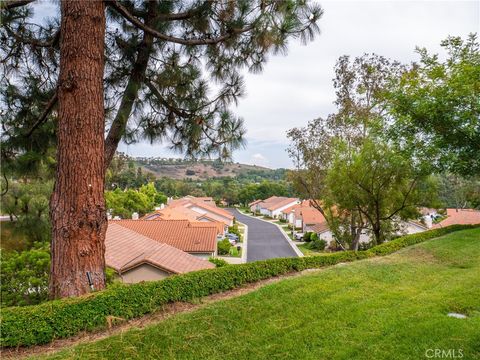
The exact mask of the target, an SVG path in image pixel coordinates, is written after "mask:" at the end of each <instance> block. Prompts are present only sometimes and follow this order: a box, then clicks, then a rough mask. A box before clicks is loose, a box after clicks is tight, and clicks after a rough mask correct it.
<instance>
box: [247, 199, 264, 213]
mask: <svg viewBox="0 0 480 360" xmlns="http://www.w3.org/2000/svg"><path fill="white" fill-rule="evenodd" d="M262 201H263V200H255V201H252V202H251V203H250V204H248V207H249V209H250V211H251V212H252V213H256V212H258V211H260V210H259V209H258V208H257V204H259V203H261V202H262Z"/></svg>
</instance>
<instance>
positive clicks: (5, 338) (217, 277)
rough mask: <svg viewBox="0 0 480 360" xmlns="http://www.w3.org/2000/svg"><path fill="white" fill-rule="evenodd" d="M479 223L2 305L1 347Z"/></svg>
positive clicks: (59, 334) (44, 338) (100, 325)
mask: <svg viewBox="0 0 480 360" xmlns="http://www.w3.org/2000/svg"><path fill="white" fill-rule="evenodd" d="M474 227H478V226H472V225H471V226H468V225H464V226H461V225H454V226H450V227H446V228H442V229H436V230H431V231H427V232H424V233H418V234H413V235H407V236H404V237H401V238H399V239H396V240H393V241H391V242H389V243H384V244H382V245H378V246H375V247H373V248H371V249H370V250H367V251H358V252H353V251H344V252H337V253H333V254H321V255H317V256H310V257H297V258H279V259H270V260H263V261H257V262H252V263H247V264H241V265H235V266H233V265H230V266H224V267H219V268H216V269H209V270H201V271H196V272H191V273H187V274H182V275H174V276H170V277H168V278H166V279H164V280H160V281H152V282H142V283H138V284H132V285H119V286H116V287H112V288H111V289H107V290H104V291H99V292H96V293H92V294H89V295H86V296H81V297H78V298H69V299H62V300H54V301H49V302H46V303H43V304H40V305H34V306H25V307H10V308H5V309H2V319H1V323H0V326H1V329H0V330H1V331H0V333H1V338H0V346H8V347H13V346H25V345H26V346H29V345H37V344H45V343H49V342H51V341H52V340H54V339H58V338H66V337H71V336H74V335H76V334H78V333H80V332H82V331H93V330H98V329H100V328H105V327H107V324H108V320H107V319H109V318H110V317H111V316H115V317H118V318H122V319H125V320H128V319H132V318H136V317H140V316H142V315H144V314H147V313H150V312H153V311H156V310H158V309H160V308H161V307H162V306H163V305H165V304H167V303H171V302H175V301H192V300H193V299H197V298H200V297H203V296H207V295H211V294H215V293H219V292H223V291H227V290H231V289H234V288H238V287H239V286H242V285H244V284H248V283H253V282H256V281H259V280H263V279H267V278H271V277H273V276H279V275H283V274H287V273H291V272H298V271H302V270H305V269H313V268H321V267H325V266H329V265H335V264H338V263H341V262H348V261H354V260H358V259H365V258H368V257H373V256H376V255H387V254H390V253H392V252H394V251H397V250H399V249H401V248H402V247H406V246H409V245H413V244H416V243H420V242H422V241H425V240H428V239H431V238H434V237H438V236H442V235H445V234H447V233H449V232H453V231H457V230H463V229H471V228H474Z"/></svg>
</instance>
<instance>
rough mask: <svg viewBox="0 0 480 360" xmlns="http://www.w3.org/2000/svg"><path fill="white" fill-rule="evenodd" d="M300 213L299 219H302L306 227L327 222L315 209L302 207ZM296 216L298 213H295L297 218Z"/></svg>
mask: <svg viewBox="0 0 480 360" xmlns="http://www.w3.org/2000/svg"><path fill="white" fill-rule="evenodd" d="M298 211H299V217H301V218H302V221H303V223H304V224H305V225H309V224H318V223H323V222H325V217H324V216H323V215H322V213H321V212H320V211H318V210H317V209H315V208H313V207H302V208H300V210H298ZM296 216H297V211H295V217H296Z"/></svg>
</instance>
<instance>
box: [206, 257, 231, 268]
mask: <svg viewBox="0 0 480 360" xmlns="http://www.w3.org/2000/svg"><path fill="white" fill-rule="evenodd" d="M208 261H210V262H211V263H212V264H214V265H215V266H216V267H217V268H219V267H223V266H227V265H229V264H228V262H226V261H225V260H223V259H219V258H214V257H211V258H209V259H208Z"/></svg>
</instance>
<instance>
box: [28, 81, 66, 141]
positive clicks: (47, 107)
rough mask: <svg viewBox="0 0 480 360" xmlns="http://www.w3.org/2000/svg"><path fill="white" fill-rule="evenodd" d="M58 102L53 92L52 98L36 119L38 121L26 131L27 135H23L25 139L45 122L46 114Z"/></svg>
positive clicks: (56, 95)
mask: <svg viewBox="0 0 480 360" xmlns="http://www.w3.org/2000/svg"><path fill="white" fill-rule="evenodd" d="M57 100H58V93H57V91H56V90H55V94H53V96H52V98H51V99H50V100H49V101H48V103H47V106H46V107H45V109H44V110H43V112H42V114H41V115H40V117H39V118H38V120H37V121H36V122H35V124H33V126H32V128H31V129H30V130H29V131H28V133H27V134H26V135H25V137H29V136H30V135H32V133H33V132H34V131H35V129H36V128H38V127H39V126H40V125H41V124H43V123H44V122H45V120H46V119H47V116H48V114H50V111H51V110H52V108H53V107H54V106H55V104H56V103H57Z"/></svg>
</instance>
